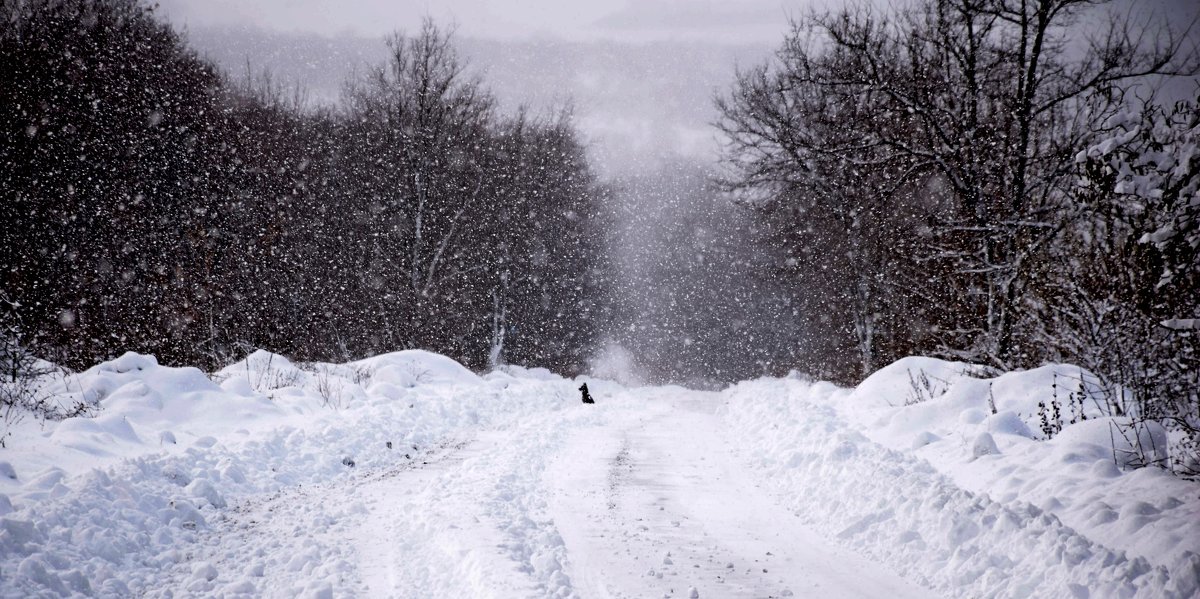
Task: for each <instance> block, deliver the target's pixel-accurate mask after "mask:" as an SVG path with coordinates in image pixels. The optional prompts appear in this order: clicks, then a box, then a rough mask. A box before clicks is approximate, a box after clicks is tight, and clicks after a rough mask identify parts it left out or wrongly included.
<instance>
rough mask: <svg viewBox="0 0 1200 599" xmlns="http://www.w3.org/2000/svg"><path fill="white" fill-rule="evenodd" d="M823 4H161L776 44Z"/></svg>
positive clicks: (474, 0) (252, 13) (273, 0)
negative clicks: (799, 15)
mask: <svg viewBox="0 0 1200 599" xmlns="http://www.w3.org/2000/svg"><path fill="white" fill-rule="evenodd" d="M823 1H825V0H591V1H575V0H500V1H497V0H438V1H429V0H404V1H400V2H396V1H394V0H250V1H247V0H161V2H160V4H161V5H162V8H163V10H164V12H165V13H167V14H168V16H170V17H171V18H172V19H173V20H175V21H176V22H180V23H187V24H191V25H201V26H211V25H231V24H250V25H256V26H261V27H270V28H275V29H278V30H282V31H307V32H316V33H321V34H324V35H341V34H352V35H362V36H377V35H382V34H385V33H389V32H391V31H392V30H395V29H412V28H414V27H416V26H417V25H419V24H420V21H421V19H422V18H423V17H424V16H427V15H428V16H431V17H433V18H435V19H437V20H438V21H441V22H454V23H456V24H457V25H458V26H459V31H460V32H461V33H462V34H463V35H464V36H468V37H481V38H488V39H517V40H528V39H537V38H561V39H566V40H572V41H583V40H597V39H605V40H618V41H632V42H638V41H647V40H664V39H672V40H693V41H695V40H704V41H713V42H723V43H747V42H761V41H763V40H775V39H779V37H780V36H781V35H782V34H783V32H784V29H785V26H786V23H787V16H788V15H789V14H792V13H795V12H796V11H798V10H803V9H805V7H808V6H810V5H814V4H820V3H821V2H823Z"/></svg>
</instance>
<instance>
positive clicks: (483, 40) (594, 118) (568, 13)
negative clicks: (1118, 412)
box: [159, 0, 1200, 174]
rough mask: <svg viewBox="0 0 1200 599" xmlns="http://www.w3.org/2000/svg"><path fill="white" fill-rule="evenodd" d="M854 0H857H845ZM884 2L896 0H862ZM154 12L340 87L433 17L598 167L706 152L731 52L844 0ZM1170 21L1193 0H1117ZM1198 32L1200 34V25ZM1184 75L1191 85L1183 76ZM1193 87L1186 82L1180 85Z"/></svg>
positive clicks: (194, 2)
mask: <svg viewBox="0 0 1200 599" xmlns="http://www.w3.org/2000/svg"><path fill="white" fill-rule="evenodd" d="M850 1H857V0H850ZM870 1H874V2H876V3H880V4H882V3H889V2H892V1H893V0H870ZM159 2H160V11H161V14H163V15H164V16H166V17H167V18H168V19H169V20H171V21H172V22H173V23H175V24H176V25H178V26H182V27H183V28H184V29H186V30H188V31H189V34H188V36H189V39H190V40H191V41H192V43H193V45H194V46H196V48H197V49H198V50H200V51H201V52H202V53H204V54H206V55H208V56H209V57H210V58H212V59H213V60H214V61H216V62H217V63H218V64H221V65H222V66H224V67H225V68H226V70H227V71H231V72H235V73H240V72H244V70H245V65H246V63H247V62H249V63H251V64H252V65H254V68H255V69H259V68H263V67H266V68H269V69H270V70H272V71H273V72H275V73H276V75H279V76H281V77H282V78H283V79H289V80H295V81H298V82H300V83H301V84H303V85H304V86H306V87H307V88H308V89H309V91H310V92H312V95H313V96H314V97H316V98H318V99H320V100H324V101H335V100H336V98H337V95H338V91H339V89H340V84H341V81H342V80H343V79H344V78H345V77H346V76H348V75H350V74H352V73H354V72H359V73H361V72H362V69H363V68H364V67H366V66H368V65H371V64H375V63H378V62H379V61H382V60H383V44H382V42H381V40H382V38H383V36H384V35H386V34H388V33H391V32H393V31H396V30H402V31H414V30H415V29H416V28H417V27H418V26H419V25H420V22H421V20H422V19H423V18H424V17H426V16H429V17H433V18H434V19H435V20H436V21H437V22H438V23H440V24H453V25H454V26H455V27H456V34H457V36H458V38H459V40H460V44H459V47H460V49H461V50H462V53H463V54H464V55H465V56H466V58H467V59H468V61H469V62H470V63H471V64H473V65H474V66H475V67H476V68H478V69H479V70H481V71H483V73H484V76H485V80H486V81H487V83H488V84H489V86H490V87H491V88H492V89H494V90H495V91H496V93H497V95H498V96H499V99H500V101H501V104H502V105H505V106H509V107H514V106H516V105H517V104H525V105H530V106H532V107H534V108H538V107H548V108H551V107H554V106H557V105H562V104H563V103H564V102H567V101H570V102H571V103H572V104H573V105H574V106H575V109H576V115H577V121H576V122H577V124H578V125H579V127H580V129H581V130H582V131H583V133H584V134H585V136H586V137H587V138H588V139H589V141H590V142H591V145H592V148H593V158H594V159H595V162H596V165H597V166H598V167H599V168H600V170H601V172H602V173H604V174H620V173H623V172H642V173H645V172H648V171H653V170H654V169H655V168H658V167H659V166H661V164H663V163H664V162H670V161H672V160H675V159H678V158H680V157H682V158H685V159H692V160H695V159H699V160H704V161H711V160H713V159H714V158H715V156H716V150H717V144H716V140H715V135H714V133H713V131H712V128H711V127H710V126H709V124H710V122H711V121H712V120H713V118H714V117H715V114H714V111H713V109H712V97H713V94H714V93H719V92H721V91H724V90H727V89H729V84H730V82H731V81H732V79H733V73H734V68H735V65H736V64H738V63H741V64H743V65H744V64H747V63H758V62H761V61H763V60H766V59H767V58H768V57H769V56H770V53H771V50H772V49H773V48H775V47H777V46H778V45H779V44H780V42H781V41H782V40H783V37H784V34H785V32H786V30H787V24H788V18H789V16H794V15H798V14H802V13H804V12H807V11H808V10H810V9H813V8H818V9H819V8H829V7H836V6H841V5H842V3H843V2H842V0H586V1H580V0H437V1H432V0H401V1H396V0H159ZM1115 6H1117V7H1119V8H1121V9H1124V10H1129V11H1130V12H1131V14H1132V15H1133V16H1135V17H1138V16H1143V17H1148V16H1149V15H1150V14H1154V15H1157V16H1158V17H1159V18H1164V17H1165V18H1167V19H1169V20H1170V22H1172V23H1173V24H1174V25H1176V26H1182V25H1185V24H1186V23H1188V22H1190V21H1192V20H1193V19H1195V18H1196V16H1197V15H1198V14H1200V0H1116V4H1115ZM1195 33H1197V34H1200V28H1197V29H1196V31H1195ZM1183 87H1188V88H1189V90H1190V86H1181V89H1182V88H1183ZM1188 93H1190V91H1188Z"/></svg>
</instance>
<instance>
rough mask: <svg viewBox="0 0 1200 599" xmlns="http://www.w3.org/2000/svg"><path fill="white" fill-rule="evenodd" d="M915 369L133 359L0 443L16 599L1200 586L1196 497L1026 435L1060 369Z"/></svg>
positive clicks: (415, 354)
mask: <svg viewBox="0 0 1200 599" xmlns="http://www.w3.org/2000/svg"><path fill="white" fill-rule="evenodd" d="M912 365H913V364H912V363H911V361H910V362H908V363H898V365H896V366H893V367H889V368H888V369H884V370H883V371H881V373H879V374H877V375H876V376H874V377H872V378H871V379H868V381H866V382H864V383H863V384H862V385H860V386H859V388H857V389H855V390H847V389H840V388H838V387H835V386H833V385H830V384H828V383H820V382H812V381H807V380H803V379H801V378H794V377H789V378H783V379H760V380H756V381H747V382H743V383H739V384H737V385H734V386H732V387H730V388H728V389H725V390H723V391H721V392H720V393H709V392H698V391H693V390H688V389H684V388H680V387H641V388H627V387H624V386H621V385H619V384H616V383H613V382H608V381H603V380H597V379H591V378H587V379H584V380H586V381H587V382H588V384H589V387H591V389H592V391H593V394H594V395H595V397H596V400H597V403H596V404H595V405H583V404H581V403H580V401H579V394H578V391H576V387H577V386H578V385H579V383H580V380H567V379H563V378H560V377H557V376H554V375H552V374H551V373H549V372H546V371H544V370H536V369H533V370H527V369H522V368H516V367H511V368H508V369H505V370H500V371H496V372H491V373H487V374H486V375H483V376H480V375H478V374H475V373H472V372H470V371H468V370H466V369H465V368H463V367H462V366H461V365H459V364H457V363H455V362H453V361H452V360H449V359H447V358H445V357H442V356H436V355H433V354H428V353H426V352H420V351H406V352H396V353H394V354H386V355H383V356H377V357H375V358H370V359H367V360H363V361H359V362H354V363H349V364H343V365H333V364H309V365H295V364H292V363H290V362H288V361H287V360H286V359H285V358H283V357H282V356H275V355H271V354H266V353H265V352H258V353H255V354H252V355H251V356H250V357H248V358H247V359H246V360H245V361H244V362H240V363H238V364H235V365H232V366H230V367H228V368H226V369H224V370H222V371H220V372H217V373H212V374H205V373H202V372H200V371H198V370H195V369H188V368H168V367H163V366H159V365H157V364H156V363H155V361H154V359H153V358H151V357H148V356H139V355H136V354H127V355H125V356H122V357H121V358H118V359H117V360H114V361H111V362H106V363H103V364H100V365H97V366H96V367H94V368H93V369H89V370H88V371H86V372H83V373H79V374H78V375H73V376H72V378H71V379H70V380H69V381H65V382H69V383H70V389H72V390H73V391H71V393H75V394H77V396H78V397H79V398H81V399H88V398H92V399H91V401H94V402H95V403H96V405H97V409H98V410H99V412H100V413H99V415H97V416H95V417H93V418H77V419H69V420H65V421H63V422H60V423H40V422H36V421H34V422H30V423H28V424H27V425H26V426H24V427H22V428H20V429H17V430H16V431H15V433H14V434H13V435H12V436H11V437H10V442H11V447H9V448H7V449H5V450H4V452H3V453H0V456H2V459H0V598H8V597H22V598H24V597H60V596H100V597H130V596H133V597H161V598H171V599H177V598H180V597H289V598H290V597H311V598H320V599H332V598H334V597H337V598H342V597H401V598H431V599H440V598H449V597H454V598H474V597H481V598H514V597H515V598H521V597H560V598H565V597H577V598H580V599H589V598H593V597H596V598H605V597H612V598H625V597H691V596H695V597H756V598H757V597H788V596H795V597H822V598H826V597H832V598H838V597H899V598H904V597H929V596H949V597H996V598H1013V599H1016V598H1030V597H1046V598H1058V597H1082V598H1089V599H1090V598H1095V597H1126V598H1130V599H1134V598H1156V599H1157V598H1175V599H1194V598H1195V597H1197V596H1200V535H1197V534H1194V533H1195V532H1196V531H1197V530H1200V524H1198V523H1200V519H1197V515H1200V500H1198V499H1197V498H1196V497H1197V496H1196V495H1195V488H1196V487H1195V483H1192V482H1189V481H1184V480H1179V479H1175V478H1172V477H1171V475H1170V474H1168V473H1165V472H1161V471H1157V470H1154V469H1150V468H1143V469H1139V470H1131V471H1121V470H1119V469H1118V468H1117V467H1116V465H1114V463H1113V462H1112V451H1113V450H1112V447H1111V446H1107V447H1106V446H1103V445H1102V444H1099V443H1097V442H1096V440H1095V439H1093V438H1092V436H1094V435H1092V436H1084V435H1081V434H1080V433H1081V432H1082V433H1089V434H1091V433H1093V432H1097V431H1098V432H1101V433H1103V432H1106V431H1107V429H1101V428H1099V427H1094V426H1091V425H1092V424H1093V423H1094V422H1099V423H1100V424H1104V422H1103V421H1098V420H1095V419H1089V420H1088V421H1087V422H1086V423H1084V425H1076V426H1075V427H1074V428H1073V429H1072V431H1071V434H1067V432H1066V431H1065V432H1064V433H1063V434H1062V435H1060V436H1059V437H1057V438H1055V439H1053V440H1050V441H1045V440H1039V439H1037V438H1035V437H1034V436H1033V435H1031V434H1029V431H1028V430H1027V426H1026V425H1024V424H1022V421H1021V420H1020V418H1021V414H1022V413H1024V414H1028V413H1030V412H1029V408H1028V405H1030V404H1035V403H1036V402H1037V401H1039V395H1038V393H1040V392H1041V391H1040V390H1042V389H1043V388H1049V387H1048V386H1046V385H1043V384H1041V383H1039V382H1038V381H1039V380H1041V379H1045V378H1046V375H1047V372H1043V371H1040V370H1039V371H1030V372H1028V373H1013V374H1012V375H1003V376H1001V377H999V378H997V379H995V380H994V381H983V380H979V379H975V378H972V377H969V376H966V375H962V374H955V373H956V372H958V371H957V370H955V369H956V368H958V366H957V365H954V364H951V363H942V362H937V361H930V360H926V361H925V362H923V363H921V366H922V367H923V368H927V369H936V368H940V369H942V370H943V371H946V372H943V373H942V378H945V379H946V380H955V381H957V383H956V384H955V385H953V386H952V387H951V388H950V390H948V391H946V392H945V393H944V394H943V395H941V396H939V397H936V398H929V399H927V400H926V401H925V402H924V403H919V404H915V405H905V404H904V401H903V398H904V393H905V389H907V387H906V386H905V385H906V384H907V381H908V374H907V372H908V371H909V369H910V368H911V367H912ZM1050 375H1051V376H1052V375H1053V373H1052V372H1051V373H1050ZM955 377H957V378H955ZM1050 389H1052V388H1050ZM68 397H71V396H68ZM1023 406H1024V407H1023ZM989 408H990V410H989ZM989 412H991V416H988V413H989ZM1093 429H1095V430H1093ZM1105 438H1107V437H1105ZM981 440H984V441H988V443H982V442H981ZM981 447H982V448H983V449H985V450H986V451H981V450H980V448H981ZM1085 493H1086V494H1085ZM1034 501H1036V502H1037V503H1036V505H1035V504H1034V503H1033V502H1034ZM1138 531H1144V532H1141V533H1140V534H1132V533H1136V532H1138ZM1122 533H1125V534H1124V536H1122Z"/></svg>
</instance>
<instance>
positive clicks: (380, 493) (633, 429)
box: [168, 388, 933, 598]
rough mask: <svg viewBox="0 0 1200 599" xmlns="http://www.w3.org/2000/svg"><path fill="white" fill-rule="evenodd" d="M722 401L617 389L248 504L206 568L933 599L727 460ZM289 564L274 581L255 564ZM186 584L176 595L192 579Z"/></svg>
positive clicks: (492, 589) (227, 525) (454, 588)
mask: <svg viewBox="0 0 1200 599" xmlns="http://www.w3.org/2000/svg"><path fill="white" fill-rule="evenodd" d="M722 403H723V399H722V396H720V395H718V394H714V393H700V392H692V391H687V390H684V389H678V388H675V389H671V388H668V389H647V390H634V391H629V392H624V391H622V392H620V394H619V396H617V397H611V396H610V397H604V398H602V399H601V404H600V405H597V406H584V405H582V404H581V405H579V406H578V407H577V408H569V409H564V410H561V411H554V412H548V413H540V414H536V415H533V416H531V417H528V418H526V419H524V421H523V422H521V423H520V424H518V425H515V426H511V427H506V428H504V429H499V430H482V431H478V432H476V433H473V434H471V435H470V436H469V437H467V438H460V439H453V440H449V441H445V442H443V443H442V444H440V445H439V446H438V447H437V448H435V449H432V450H430V451H429V452H428V453H426V454H424V455H422V456H420V458H419V459H418V460H416V461H414V462H412V463H404V464H402V465H400V466H397V467H396V468H394V469H383V470H376V471H365V470H364V471H363V472H361V473H356V475H355V476H353V477H351V478H348V479H342V480H339V481H337V482H336V483H331V484H329V485H324V486H320V485H319V486H316V487H312V488H309V487H300V488H298V489H290V490H285V491H283V492H281V493H278V494H274V495H272V496H268V497H260V498H254V499H250V500H247V501H245V502H243V503H242V504H240V505H238V506H237V507H236V508H235V509H232V510H230V515H229V517H228V518H227V519H226V520H225V521H223V522H219V523H214V526H213V530H212V531H211V534H209V535H207V536H206V537H205V538H204V539H203V540H202V541H201V543H203V544H205V549H204V550H203V552H202V553H201V554H200V555H196V556H195V560H194V561H196V562H200V563H211V564H212V565H213V566H214V568H215V569H216V570H219V571H227V570H229V569H236V568H237V567H238V566H237V565H238V564H251V566H250V568H251V569H252V570H253V571H251V572H249V574H251V575H253V576H265V577H266V578H267V580H266V581H262V582H265V583H266V584H259V585H257V589H258V590H259V591H266V593H267V594H268V595H270V594H271V589H278V590H279V592H280V594H281V595H282V594H288V593H289V592H291V591H288V589H294V588H295V585H296V582H297V579H299V578H304V577H306V576H313V577H316V578H320V579H324V578H328V575H329V574H330V573H331V572H330V571H331V570H334V571H336V570H338V569H339V568H340V569H341V570H342V571H341V572H340V575H339V576H338V578H339V579H340V580H341V581H342V582H343V583H344V584H342V585H331V586H330V587H327V588H318V589H315V590H316V593H317V594H321V591H326V592H332V593H333V595H334V596H342V595H346V596H351V595H354V596H370V597H506V598H507V597H547V596H552V597H584V598H587V597H697V596H699V597H788V596H796V597H832V598H836V597H896V598H905V597H927V596H933V595H932V593H930V592H928V591H925V590H923V589H921V588H919V587H917V586H916V585H914V584H912V583H910V582H907V581H905V580H904V579H902V578H900V577H898V576H897V575H895V574H893V573H892V572H890V571H889V570H888V569H887V568H885V567H882V566H880V565H877V564H873V563H871V562H869V561H867V560H865V559H863V558H860V557H857V556H856V555H854V554H853V553H850V552H848V551H846V550H844V549H840V548H838V547H837V546H835V545H833V544H832V543H831V542H829V541H828V540H826V539H824V538H822V537H821V536H820V535H818V534H817V533H815V532H814V531H813V530H811V529H809V528H807V527H805V526H804V525H803V524H801V522H800V520H799V519H798V518H797V517H796V516H795V515H794V514H792V513H790V512H789V511H788V510H786V509H785V508H783V507H781V506H780V505H779V503H777V502H776V501H775V500H774V499H773V498H772V497H770V496H768V495H767V494H766V493H765V492H764V491H763V490H761V489H760V488H758V486H757V484H756V481H755V479H754V478H753V477H752V475H751V474H750V473H749V472H747V471H746V470H745V469H744V467H743V466H742V465H740V464H739V463H737V462H736V461H735V459H734V458H732V457H731V453H732V452H731V447H730V443H732V442H733V440H732V439H730V438H728V437H726V436H725V434H724V433H723V428H724V427H723V426H722V421H721V420H720V419H719V417H718V416H717V415H716V412H717V410H718V408H719V407H720V406H721V405H722ZM280 555H282V556H284V559H282V560H277V561H278V564H276V565H273V566H272V567H268V568H265V570H266V571H265V572H264V571H263V570H264V568H262V567H257V568H255V566H253V565H252V564H255V563H256V562H257V561H259V560H260V559H261V558H262V556H280ZM183 573H184V574H185V578H184V579H183V580H180V581H177V584H179V585H180V586H185V585H186V584H187V582H188V579H189V578H194V573H191V572H188V571H187V570H183ZM272 578H276V580H271V579H272ZM260 580H261V579H260ZM168 586H170V585H168Z"/></svg>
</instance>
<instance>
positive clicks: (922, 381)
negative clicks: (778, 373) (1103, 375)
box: [726, 358, 1200, 597]
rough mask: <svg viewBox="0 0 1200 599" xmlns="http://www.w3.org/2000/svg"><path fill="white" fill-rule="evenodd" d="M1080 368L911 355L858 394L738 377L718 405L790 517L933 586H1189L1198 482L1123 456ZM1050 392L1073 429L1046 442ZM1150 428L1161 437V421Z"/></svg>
mask: <svg viewBox="0 0 1200 599" xmlns="http://www.w3.org/2000/svg"><path fill="white" fill-rule="evenodd" d="M1083 376H1087V374H1086V373H1084V374H1083ZM1079 377H1080V372H1079V369H1078V368H1075V367H1067V366H1047V367H1044V368H1039V369H1036V370H1031V371H1027V372H1014V373H1008V374H1004V375H1001V376H999V377H996V378H991V379H988V378H983V377H982V374H981V373H980V372H978V371H975V369H972V368H970V367H969V366H967V365H964V364H959V363H952V362H943V361H940V360H933V359H928V358H908V359H905V360H901V361H899V362H897V363H895V364H893V365H891V366H889V367H887V368H884V369H883V370H881V371H879V372H878V373H876V374H875V375H873V376H871V377H870V378H868V379H867V380H866V381H864V382H863V383H862V384H861V385H860V386H859V387H857V388H856V389H853V390H844V389H839V388H837V387H834V386H832V385H829V384H828V383H812V382H807V381H802V380H795V379H782V380H775V379H763V380H759V381H753V382H746V383H742V384H739V385H737V386H734V387H732V388H730V389H729V390H728V391H726V395H727V398H728V402H729V403H728V407H727V408H726V417H727V419H728V420H729V422H730V423H731V424H732V426H733V427H734V430H735V431H736V434H738V435H739V436H741V437H743V438H744V439H745V443H746V445H745V446H744V454H743V457H744V458H745V459H747V460H748V461H749V462H750V463H752V464H753V465H754V467H755V469H757V470H758V471H759V472H760V474H762V475H763V477H764V479H765V480H766V481H768V484H769V485H770V486H771V487H772V488H773V490H774V491H775V492H776V493H779V494H780V495H781V496H785V497H789V498H790V499H789V500H788V501H789V502H790V504H791V506H792V507H793V509H794V510H795V511H796V513H797V514H798V515H800V516H801V517H803V518H805V519H807V520H808V521H810V522H811V523H812V524H813V525H814V526H816V527H818V528H820V529H822V530H824V531H825V532H826V533H828V534H830V535H836V536H837V537H838V538H840V539H842V540H843V541H844V542H845V543H846V544H847V545H849V546H851V547H854V548H855V549H857V550H859V551H861V552H863V553H865V554H867V555H869V556H871V557H873V558H875V559H879V560H881V561H884V562H886V563H889V564H891V565H893V566H894V567H896V568H898V569H899V570H901V571H903V572H906V573H908V575H909V576H910V577H913V578H914V579H915V580H917V581H918V582H921V583H922V584H926V585H929V586H931V587H933V588H935V589H938V590H942V591H945V592H948V593H950V594H952V595H956V596H998V597H1033V596H1037V597H1081V596H1082V597H1086V596H1093V597H1133V596H1137V597H1193V596H1195V595H1196V594H1197V593H1200V557H1198V554H1200V486H1198V485H1196V484H1194V483H1192V482H1188V481H1184V480H1180V479H1178V478H1175V477H1173V476H1171V475H1170V474H1168V473H1166V472H1163V471H1161V470H1157V469H1154V468H1143V469H1137V470H1122V469H1121V468H1119V467H1118V463H1117V461H1120V460H1119V458H1120V453H1119V452H1118V453H1117V454H1114V451H1113V447H1112V444H1113V443H1112V442H1113V439H1114V437H1113V436H1112V434H1111V431H1112V427H1113V424H1114V423H1119V422H1120V420H1119V419H1113V418H1110V417H1104V416H1103V414H1106V413H1108V412H1107V409H1106V407H1105V404H1104V403H1103V402H1104V401H1105V400H1104V398H1103V397H1101V396H1099V395H1097V394H1095V393H1090V392H1088V391H1087V390H1086V389H1082V390H1081V389H1080V388H1079V387H1078V385H1077V384H1075V385H1074V386H1072V385H1073V383H1072V382H1071V381H1076V380H1078V378H1079ZM1055 385H1056V386H1055ZM1072 392H1074V396H1073V397H1071V398H1069V399H1068V397H1067V396H1068V395H1071V394H1072ZM1056 399H1057V400H1058V402H1059V403H1060V404H1061V405H1062V406H1063V408H1062V409H1061V410H1060V412H1061V421H1062V425H1063V426H1062V430H1061V432H1058V433H1057V434H1056V435H1055V436H1054V437H1053V438H1052V439H1051V440H1048V441H1047V440H1045V434H1044V433H1043V431H1042V430H1041V428H1042V422H1041V418H1040V416H1039V407H1038V404H1039V402H1042V403H1043V404H1045V405H1050V404H1051V403H1052V401H1053V400H1056ZM1072 402H1073V403H1072ZM1069 403H1070V405H1071V406H1073V407H1070V408H1068V407H1067V406H1068V404H1069ZM1072 410H1073V412H1072ZM1071 420H1075V422H1073V423H1072V422H1070V421H1071ZM1143 434H1144V435H1148V436H1149V437H1152V438H1147V439H1143V442H1144V443H1146V444H1150V443H1158V444H1159V445H1162V444H1164V442H1165V434H1164V433H1162V431H1161V430H1157V431H1156V430H1154V429H1149V430H1147V431H1145V432H1144V433H1143ZM1116 440H1117V441H1119V442H1121V443H1128V441H1125V440H1123V439H1121V438H1120V437H1119V436H1117V437H1116ZM1134 441H1136V440H1134ZM1114 455H1116V457H1117V458H1118V459H1117V460H1116V461H1114ZM1089 593H1090V595H1089Z"/></svg>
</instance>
